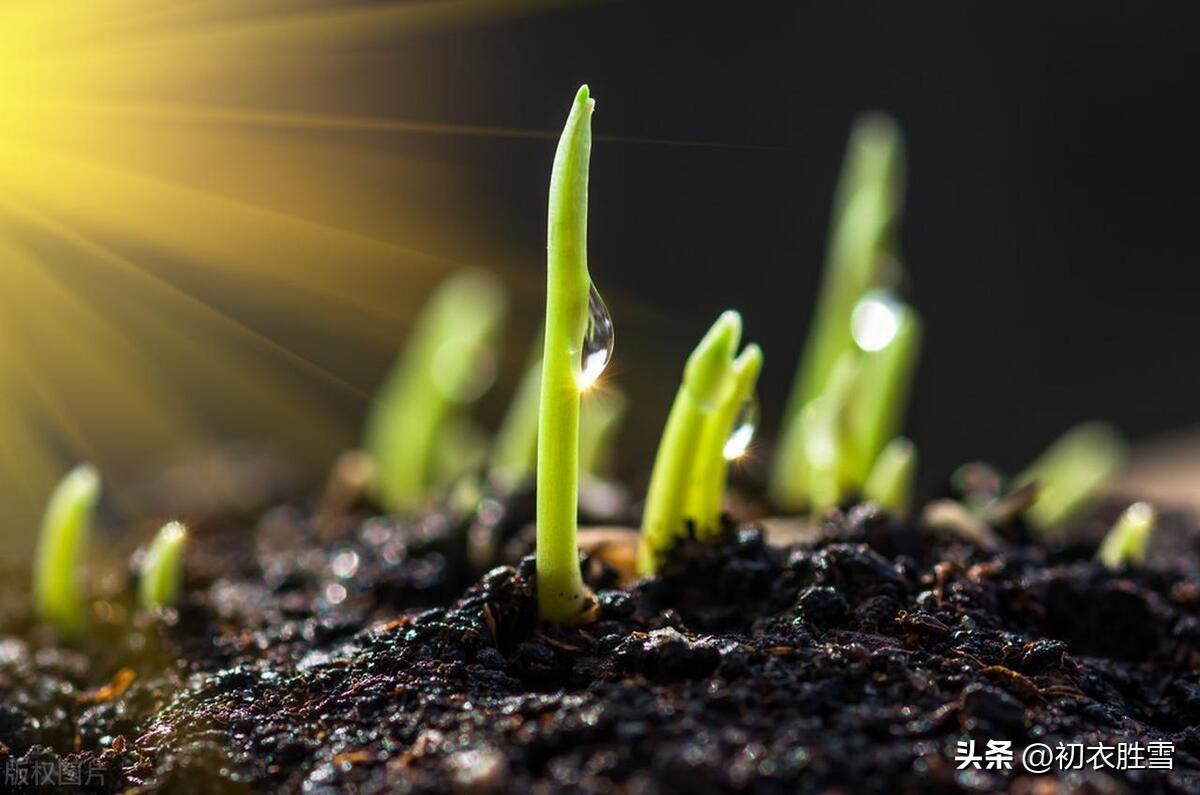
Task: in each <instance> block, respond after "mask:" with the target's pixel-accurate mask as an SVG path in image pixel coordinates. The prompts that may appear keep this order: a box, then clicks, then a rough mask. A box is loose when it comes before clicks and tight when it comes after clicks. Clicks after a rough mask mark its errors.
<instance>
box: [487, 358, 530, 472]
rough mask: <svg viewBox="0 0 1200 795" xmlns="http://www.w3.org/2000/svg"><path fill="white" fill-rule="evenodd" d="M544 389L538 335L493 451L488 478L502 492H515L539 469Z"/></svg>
mask: <svg viewBox="0 0 1200 795" xmlns="http://www.w3.org/2000/svg"><path fill="white" fill-rule="evenodd" d="M541 389H542V339H541V336H539V337H538V340H537V344H536V345H535V346H534V349H533V352H532V354H531V355H530V358H529V364H528V365H527V366H526V368H525V374H524V375H522V376H521V382H520V383H519V384H517V391H516V392H515V393H514V394H513V399H512V402H511V403H510V404H509V406H508V410H507V411H506V412H505V413H504V420H503V421H502V422H501V423H500V430H499V431H497V432H496V443H495V446H494V447H493V448H492V458H491V462H490V464H489V465H488V477H489V478H490V479H491V481H492V485H494V486H495V487H496V488H497V489H499V490H500V491H501V492H511V491H515V490H516V489H518V488H520V487H521V486H522V485H525V484H527V483H530V482H532V480H533V477H534V472H535V471H536V468H537V440H538V401H539V400H540V399H541Z"/></svg>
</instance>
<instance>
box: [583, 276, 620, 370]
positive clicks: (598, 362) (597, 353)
mask: <svg viewBox="0 0 1200 795" xmlns="http://www.w3.org/2000/svg"><path fill="white" fill-rule="evenodd" d="M613 341H614V338H613V322H612V315H610V314H608V307H607V306H606V305H605V304H604V299H603V298H601V297H600V293H599V292H598V291H597V290H596V285H594V284H593V285H592V289H591V290H590V291H589V292H588V319H587V328H586V329H585V330H584V333H583V354H582V356H580V367H579V390H580V391H581V392H582V391H583V390H585V389H587V388H588V387H590V386H592V384H594V383H596V379H598V378H599V377H600V374H601V373H603V372H604V368H605V367H608V362H609V360H610V359H612V353H613Z"/></svg>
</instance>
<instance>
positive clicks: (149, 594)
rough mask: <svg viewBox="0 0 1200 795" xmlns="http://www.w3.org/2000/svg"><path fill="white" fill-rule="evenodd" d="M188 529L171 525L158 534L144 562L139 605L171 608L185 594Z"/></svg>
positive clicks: (174, 524) (164, 526)
mask: <svg viewBox="0 0 1200 795" xmlns="http://www.w3.org/2000/svg"><path fill="white" fill-rule="evenodd" d="M186 541H187V530H186V529H185V528H184V526H183V525H182V524H180V523H179V522H168V523H167V524H165V525H163V526H162V529H161V530H159V531H158V535H156V536H155V537H154V541H152V542H151V543H150V548H149V549H147V550H146V558H145V561H144V562H143V563H142V573H141V578H140V579H139V580H138V602H140V603H141V605H142V607H144V608H146V609H154V608H160V607H168V606H170V605H172V604H174V603H175V602H177V601H178V600H179V596H180V594H181V593H182V592H183V550H184V544H185V542H186Z"/></svg>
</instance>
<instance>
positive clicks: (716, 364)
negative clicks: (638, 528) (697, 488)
mask: <svg viewBox="0 0 1200 795" xmlns="http://www.w3.org/2000/svg"><path fill="white" fill-rule="evenodd" d="M741 335H742V318H741V316H740V315H738V313H737V312H733V311H729V312H725V313H723V314H722V315H721V316H720V317H719V318H717V322H716V323H714V324H713V326H712V328H710V329H709V330H708V333H707V334H705V335H704V338H703V339H701V340H700V344H699V345H697V346H696V349H695V350H694V351H692V354H691V356H690V357H688V361H687V365H686V366H685V367H684V370H683V379H682V381H681V383H680V385H679V391H678V392H676V394H675V402H674V403H673V404H672V406H671V412H670V414H669V415H667V423H666V426H665V427H664V429H663V435H662V439H661V440H660V441H659V443H658V452H657V454H656V455H655V458H654V469H653V472H652V473H651V476H650V485H649V489H648V491H647V494H646V507H645V509H644V511H643V513H642V543H641V548H640V551H639V553H638V565H639V567H640V569H641V570H642V573H644V574H652V573H654V572H655V571H656V570H657V569H658V566H659V565H660V564H661V562H662V558H663V556H664V555H665V554H666V552H667V551H668V550H669V549H670V548H671V547H672V546H673V545H674V544H675V542H676V540H677V539H678V538H680V537H681V536H682V535H683V534H684V532H685V529H686V526H685V520H686V519H687V518H688V516H687V507H688V506H687V500H688V497H689V493H690V490H691V487H692V484H693V483H694V482H695V481H694V479H695V477H696V463H697V461H698V459H699V457H700V456H701V454H702V453H701V444H702V441H703V435H704V429H705V428H706V427H707V425H708V423H709V420H710V418H711V417H712V416H713V414H714V412H715V411H716V409H717V406H718V404H719V403H720V401H721V398H722V397H723V396H724V395H726V394H727V388H728V387H729V385H730V382H731V379H732V376H733V355H734V353H735V352H736V351H737V347H738V343H739V341H740V340H741Z"/></svg>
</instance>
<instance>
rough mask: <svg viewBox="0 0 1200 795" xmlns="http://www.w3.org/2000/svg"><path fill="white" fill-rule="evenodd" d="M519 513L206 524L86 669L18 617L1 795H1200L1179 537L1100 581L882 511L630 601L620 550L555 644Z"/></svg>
mask: <svg viewBox="0 0 1200 795" xmlns="http://www.w3.org/2000/svg"><path fill="white" fill-rule="evenodd" d="M528 509H529V501H528V499H527V498H522V499H519V500H516V501H515V502H514V503H513V504H511V505H505V504H502V503H499V502H497V501H494V500H489V501H487V502H485V503H484V505H483V507H482V508H481V510H480V512H479V513H478V514H477V516H476V517H475V518H474V520H470V521H467V522H465V523H464V522H460V521H455V520H452V519H449V518H448V517H447V516H446V515H444V514H434V515H431V516H429V517H426V518H424V519H422V520H419V521H412V522H407V523H405V522H398V521H393V520H389V519H380V518H365V519H346V520H344V521H341V522H340V523H338V526H337V527H336V528H335V529H334V530H333V531H330V530H329V527H328V526H326V527H324V528H323V529H322V531H321V533H318V531H317V529H316V527H317V526H318V524H319V523H316V522H314V521H312V520H311V519H310V517H309V516H308V515H306V513H305V512H302V511H299V510H295V509H289V508H281V509H275V510H273V511H270V512H269V513H267V514H266V515H265V516H263V517H262V518H261V519H259V520H257V521H256V522H250V523H247V522H245V521H244V520H239V521H231V522H227V523H225V524H222V523H221V522H212V523H210V526H207V527H204V528H198V529H197V530H196V531H195V532H194V533H193V535H192V538H191V546H190V548H189V558H188V590H187V596H186V598H185V601H184V602H183V603H182V604H181V605H180V607H179V608H178V609H177V610H172V611H168V612H167V613H165V614H163V615H161V616H157V617H153V616H145V615H141V614H139V613H138V612H137V611H135V610H133V609H132V607H131V605H130V603H129V601H128V597H127V595H126V594H125V591H126V590H127V589H124V586H113V588H112V592H111V593H110V594H109V595H108V596H107V597H105V598H104V599H102V600H100V601H97V603H96V604H95V605H94V609H93V612H94V621H93V624H94V628H93V631H92V633H91V635H90V636H89V637H88V638H86V639H84V640H81V641H78V642H77V643H76V644H75V645H73V646H72V645H69V644H63V643H60V642H58V641H56V640H55V639H54V638H53V637H51V636H50V635H48V634H47V633H46V632H45V631H44V630H41V629H38V628H36V627H33V626H32V625H31V624H30V622H29V621H28V620H27V619H26V618H24V616H25V615H26V611H25V609H24V606H23V605H22V604H21V603H20V601H19V598H18V597H17V596H14V598H13V599H11V600H9V605H8V607H7V608H6V609H5V612H4V621H5V627H6V632H7V633H8V634H7V637H5V638H4V639H0V767H2V768H3V769H4V774H3V775H4V777H5V778H4V786H5V788H7V789H15V790H27V791H35V790H38V789H43V790H47V791H49V790H61V791H88V790H94V791H113V792H115V791H127V790H134V791H138V790H147V791H157V790H166V791H172V792H212V791H230V792H238V791H249V792H295V791H301V790H303V791H309V792H331V793H332V792H347V791H351V792H364V793H375V792H379V793H382V792H461V793H490V792H520V793H528V792H597V793H603V792H650V793H653V792H668V793H670V792H688V793H692V794H693V795H695V794H696V793H707V792H730V791H744V792H766V793H772V792H778V793H795V792H846V793H876V792H880V793H882V792H912V793H918V792H921V793H924V792H994V791H1001V792H1004V791H1010V792H1020V793H1051V792H1069V791H1083V792H1097V793H1103V792H1122V791H1135V792H1161V793H1196V792H1200V728H1198V727H1197V726H1198V724H1200V574H1198V573H1200V530H1198V529H1197V527H1196V525H1195V523H1194V522H1193V521H1192V520H1190V519H1188V518H1186V517H1183V516H1171V515H1167V517H1166V518H1165V520H1164V522H1163V526H1162V528H1161V532H1160V533H1159V534H1158V535H1157V537H1156V539H1155V541H1154V544H1153V546H1152V549H1151V555H1150V560H1149V562H1148V565H1147V566H1146V567H1143V568H1138V569H1136V570H1124V571H1119V572H1109V571H1107V570H1105V569H1103V568H1102V567H1100V566H1098V565H1096V564H1095V563H1093V562H1091V555H1092V554H1093V552H1094V550H1095V545H1096V542H1097V541H1098V539H1099V536H1100V534H1101V533H1102V530H1103V528H1104V526H1106V525H1107V524H1108V523H1109V522H1110V521H1111V519H1112V515H1113V511H1112V510H1109V511H1108V512H1107V513H1106V512H1104V511H1101V512H1100V514H1099V515H1097V516H1096V517H1095V518H1094V520H1093V521H1091V522H1085V523H1084V524H1082V525H1081V526H1080V527H1078V528H1076V529H1075V530H1073V531H1071V532H1069V533H1067V534H1065V535H1063V536H1062V537H1060V538H1058V539H1057V540H1054V541H1052V542H1046V541H1042V540H1038V539H1035V538H1034V537H1033V536H1032V535H1031V534H1029V533H1028V532H1026V531H1025V530H1024V529H1023V528H1022V527H1020V526H1019V524H1014V525H1011V526H1009V527H1007V528H1002V529H1001V533H1000V535H1001V541H1000V543H999V545H997V546H996V547H995V548H992V549H986V550H985V549H981V548H979V547H977V546H975V545H974V544H972V543H969V542H967V541H965V540H964V539H963V538H962V537H960V536H958V535H955V534H951V533H947V532H931V531H929V530H920V529H918V528H917V527H915V526H914V525H912V524H908V523H903V522H899V521H896V520H893V519H891V518H889V517H886V516H883V515H881V514H879V513H877V512H875V511H874V510H873V509H871V508H869V507H867V506H858V507H854V508H850V509H848V510H847V511H845V512H840V513H834V514H831V515H830V517H829V518H828V519H827V520H826V521H825V522H824V523H823V524H822V525H821V526H820V527H819V528H818V529H816V530H815V532H809V533H806V534H800V535H797V536H789V535H787V534H782V536H781V537H776V534H775V533H772V536H771V538H772V541H771V542H770V543H768V540H767V536H766V534H765V533H764V531H763V530H762V529H761V528H760V527H759V526H757V525H755V524H752V523H751V524H746V525H743V526H740V527H730V528H729V532H728V540H727V543H726V544H725V545H724V546H722V547H719V548H714V547H702V546H699V545H696V544H685V545H684V546H683V547H682V548H681V549H680V550H679V551H678V554H677V555H676V556H675V558H674V559H673V560H672V561H671V562H670V564H669V566H668V567H667V569H666V571H664V573H663V575H662V576H661V577H660V578H658V579H656V580H653V581H644V582H641V583H639V584H636V585H633V586H628V585H626V586H625V587H620V586H619V583H621V582H623V575H622V572H621V571H620V570H619V567H617V568H614V567H613V565H610V563H612V562H614V561H618V560H619V559H620V556H619V555H615V554H612V553H611V549H610V552H609V553H606V554H605V555H603V556H600V555H597V556H593V557H590V558H588V559H587V560H586V562H585V573H586V575H587V577H588V579H589V581H590V582H591V584H592V586H593V587H594V588H595V589H596V593H597V599H598V602H599V618H598V620H597V621H595V622H594V623H591V624H588V625H586V626H583V627H580V628H554V627H546V626H541V625H539V624H538V622H537V620H536V614H535V603H536V600H535V597H534V587H535V576H536V575H535V571H534V567H533V564H532V560H531V559H528V558H526V559H523V560H522V559H520V558H519V555H520V552H521V547H522V543H523V541H522V535H521V533H519V532H517V530H518V528H520V527H521V526H522V525H523V524H525V522H526V521H527V519H528ZM472 523H473V524H474V528H473V530H472V529H470V528H469V525H471V524H472ZM493 531H494V533H495V534H496V535H497V538H494V539H493V540H494V541H496V542H497V543H495V544H493V546H494V547H495V548H496V549H498V550H505V549H507V551H508V552H507V554H508V555H509V560H510V561H511V564H510V565H502V566H499V567H496V568H493V569H491V570H490V571H488V572H487V573H485V574H483V575H482V576H479V575H477V574H475V573H473V572H472V570H471V566H470V564H469V562H468V557H467V555H466V554H465V552H464V550H465V548H466V538H467V537H472V538H474V540H475V543H476V545H477V546H478V544H479V543H480V542H481V540H486V539H487V538H488V537H489V536H490V535H491V534H492V533H493ZM618 537H619V534H618ZM789 538H790V539H791V541H790V542H789V541H788V540H787V539H789ZM505 539H508V541H507V543H505ZM499 554H500V556H501V559H503V557H504V554H505V553H504V552H503V551H501V552H500V553H499ZM602 558H603V559H602ZM606 561H608V562H606ZM23 590H24V588H23V586H21V585H20V584H19V582H15V583H14V586H13V591H14V593H20V592H23ZM989 740H995V741H1011V743H1012V748H1013V750H1014V752H1015V758H1014V760H1013V764H1012V769H1007V770H1006V769H1000V770H988V769H984V768H986V764H981V766H980V767H981V769H974V767H971V768H969V769H965V770H959V769H957V762H956V758H955V757H956V752H957V750H958V744H959V743H960V742H970V741H974V742H975V745H976V750H977V752H978V753H979V754H981V755H982V754H983V752H984V750H985V749H986V747H987V742H988V741H989ZM1155 742H1166V743H1171V744H1173V753H1172V764H1173V769H1171V770H1149V769H1124V770H1121V769H1116V768H1117V766H1118V764H1119V762H1118V760H1117V759H1116V758H1115V756H1116V751H1115V749H1116V747H1117V746H1118V745H1120V744H1122V743H1125V744H1132V743H1138V744H1140V745H1141V746H1143V747H1148V746H1149V744H1150V743H1155ZM1031 743H1044V744H1046V745H1047V746H1048V747H1050V748H1051V749H1057V747H1058V745H1059V743H1062V744H1064V746H1067V747H1069V746H1070V745H1072V744H1082V745H1083V746H1084V747H1085V749H1087V750H1086V752H1085V757H1084V760H1083V764H1082V765H1080V767H1082V768H1083V769H1076V770H1068V771H1059V770H1056V769H1052V770H1051V771H1050V772H1049V773H1046V774H1044V775H1035V774H1034V773H1032V772H1030V771H1029V770H1026V769H1023V768H1022V764H1021V751H1022V749H1024V748H1025V747H1026V746H1028V745H1030V744H1031ZM1102 745H1104V746H1111V747H1113V749H1114V750H1113V752H1112V755H1113V758H1112V761H1111V764H1100V765H1099V767H1100V769H1099V770H1095V769H1093V768H1094V767H1095V766H1096V765H1094V764H1091V763H1089V762H1088V760H1089V759H1091V757H1092V754H1093V752H1094V748H1095V747H1098V746H1102ZM1160 747H1161V746H1160ZM1126 766H1128V760H1127V761H1126ZM1055 767H1057V764H1056V765H1055ZM71 776H76V777H77V778H78V780H79V781H80V783H78V784H76V783H75V780H76V779H70V780H68V778H67V777H71Z"/></svg>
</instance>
